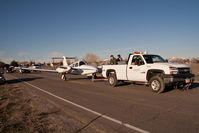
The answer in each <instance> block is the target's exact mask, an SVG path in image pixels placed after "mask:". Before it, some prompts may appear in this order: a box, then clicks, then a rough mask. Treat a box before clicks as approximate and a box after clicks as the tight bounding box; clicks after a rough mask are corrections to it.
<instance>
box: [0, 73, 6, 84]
mask: <svg viewBox="0 0 199 133" xmlns="http://www.w3.org/2000/svg"><path fill="white" fill-rule="evenodd" d="M5 82H6V79H5V77H4V75H3V73H0V84H5Z"/></svg>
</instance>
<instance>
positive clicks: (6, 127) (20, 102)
mask: <svg viewBox="0 0 199 133" xmlns="http://www.w3.org/2000/svg"><path fill="white" fill-rule="evenodd" d="M13 82H15V81H14V80H10V81H8V83H7V84H5V85H0V132H1V133H4V132H6V133H7V132H9V133H21V132H24V133H25V132H29V133H31V132H34V133H37V132H41V133H45V132H48V133H49V132H53V133H54V132H67V133H74V132H80V131H81V133H82V132H83V133H84V132H86V133H90V132H91V133H93V132H104V131H103V130H99V129H96V127H92V126H90V127H89V128H84V126H85V125H86V123H85V122H84V121H83V120H82V119H81V118H79V117H78V116H75V114H74V112H71V111H68V112H67V113H66V112H64V111H63V110H61V108H59V106H57V105H56V103H53V102H51V101H49V100H48V99H46V98H45V99H44V98H42V97H41V96H39V95H37V94H36V93H34V92H31V91H30V90H27V89H25V86H23V85H21V84H19V83H14V84H13Z"/></svg>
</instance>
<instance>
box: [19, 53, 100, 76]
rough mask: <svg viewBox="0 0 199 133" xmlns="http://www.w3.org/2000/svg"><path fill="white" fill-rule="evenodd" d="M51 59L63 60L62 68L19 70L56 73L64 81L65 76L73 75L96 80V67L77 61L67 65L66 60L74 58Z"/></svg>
mask: <svg viewBox="0 0 199 133" xmlns="http://www.w3.org/2000/svg"><path fill="white" fill-rule="evenodd" d="M53 59H63V66H60V67H58V68H57V69H56V70H50V69H38V68H21V69H22V70H30V71H41V72H42V71H43V72H56V73H60V74H61V75H62V76H61V79H63V80H66V79H67V78H66V74H73V75H86V76H88V77H89V76H91V77H92V79H94V78H96V73H97V72H98V69H97V67H94V66H92V65H89V64H88V63H87V62H86V61H83V60H81V61H77V62H74V63H72V64H71V65H68V63H67V59H76V58H75V57H65V56H63V57H55V58H53Z"/></svg>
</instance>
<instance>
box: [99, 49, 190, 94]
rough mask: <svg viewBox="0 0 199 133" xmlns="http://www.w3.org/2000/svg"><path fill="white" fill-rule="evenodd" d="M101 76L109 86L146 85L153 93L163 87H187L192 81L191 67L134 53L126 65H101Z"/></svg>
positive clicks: (151, 55)
mask: <svg viewBox="0 0 199 133" xmlns="http://www.w3.org/2000/svg"><path fill="white" fill-rule="evenodd" d="M102 75H103V76H104V77H105V78H108V82H109V84H110V85H111V86H116V85H117V84H118V81H132V82H135V83H136V82H139V83H143V84H147V85H149V86H150V87H151V89H152V91H153V92H156V93H161V92H163V91H164V89H165V86H175V87H178V88H179V87H187V86H189V85H190V84H191V83H192V82H193V81H194V74H192V72H191V67H190V66H189V65H185V64H176V63H168V62H167V61H166V60H164V59H163V58H162V57H161V56H159V55H153V54H144V53H142V52H134V54H129V58H128V61H127V63H126V64H122V65H103V66H102Z"/></svg>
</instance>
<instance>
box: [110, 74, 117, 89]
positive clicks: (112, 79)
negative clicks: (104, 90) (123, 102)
mask: <svg viewBox="0 0 199 133" xmlns="http://www.w3.org/2000/svg"><path fill="white" fill-rule="evenodd" d="M108 83H109V84H110V85H111V86H113V87H115V86H117V83H118V80H117V77H116V75H115V74H114V73H110V74H109V76H108Z"/></svg>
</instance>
